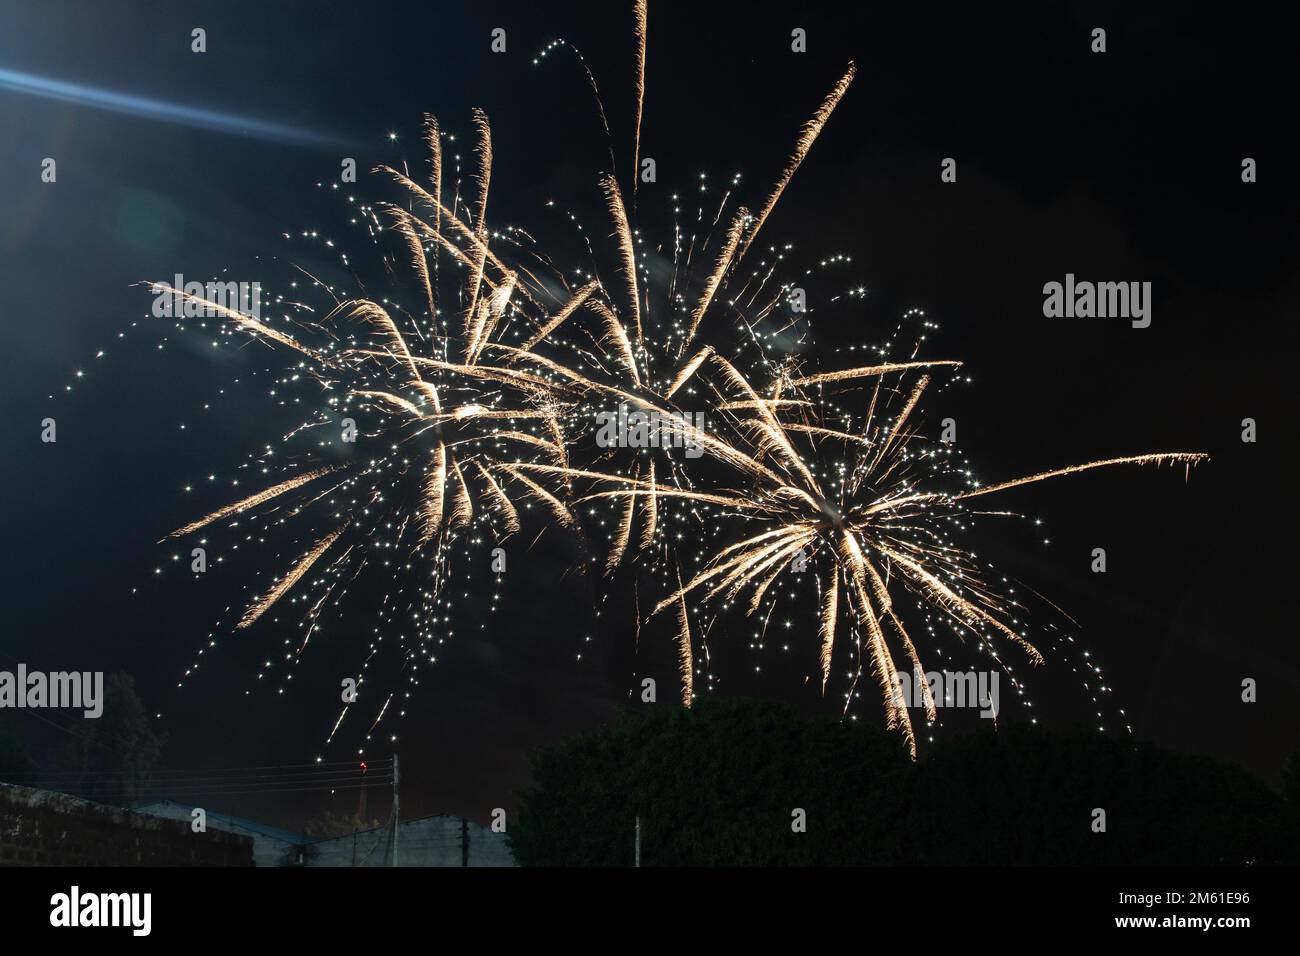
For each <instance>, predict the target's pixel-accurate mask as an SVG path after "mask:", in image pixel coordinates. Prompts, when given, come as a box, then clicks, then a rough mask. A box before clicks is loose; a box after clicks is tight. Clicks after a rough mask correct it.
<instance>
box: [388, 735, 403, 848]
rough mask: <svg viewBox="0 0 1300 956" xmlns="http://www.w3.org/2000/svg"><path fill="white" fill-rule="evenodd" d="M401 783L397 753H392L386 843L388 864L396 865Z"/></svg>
mask: <svg viewBox="0 0 1300 956" xmlns="http://www.w3.org/2000/svg"><path fill="white" fill-rule="evenodd" d="M401 784H402V773H401V769H400V767H399V765H398V762H397V754H393V832H392V834H391V835H390V836H389V843H388V865H389V866H397V828H398V826H399V824H400V821H401V807H402V799H401Z"/></svg>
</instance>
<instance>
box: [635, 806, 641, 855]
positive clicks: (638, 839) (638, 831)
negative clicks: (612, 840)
mask: <svg viewBox="0 0 1300 956" xmlns="http://www.w3.org/2000/svg"><path fill="white" fill-rule="evenodd" d="M636 865H637V867H638V868H639V867H640V866H641V817H640V815H639V814H638V815H637V818H636Z"/></svg>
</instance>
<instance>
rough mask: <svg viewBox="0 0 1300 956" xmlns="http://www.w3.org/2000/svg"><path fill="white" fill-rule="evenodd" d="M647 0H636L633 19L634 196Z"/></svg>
mask: <svg viewBox="0 0 1300 956" xmlns="http://www.w3.org/2000/svg"><path fill="white" fill-rule="evenodd" d="M646 16H647V11H646V0H636V4H635V7H634V13H633V20H634V23H635V32H636V134H635V138H634V139H633V142H632V196H633V199H635V198H636V187H637V183H638V181H639V180H640V178H641V177H640V172H641V170H640V165H641V112H642V109H643V108H644V106H645V46H646Z"/></svg>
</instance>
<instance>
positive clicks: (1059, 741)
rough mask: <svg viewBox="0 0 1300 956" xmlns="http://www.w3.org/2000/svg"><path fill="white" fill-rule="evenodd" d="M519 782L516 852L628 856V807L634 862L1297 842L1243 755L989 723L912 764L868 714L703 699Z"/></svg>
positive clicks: (1271, 847)
mask: <svg viewBox="0 0 1300 956" xmlns="http://www.w3.org/2000/svg"><path fill="white" fill-rule="evenodd" d="M534 781H535V782H534V786H533V787H532V788H531V789H529V790H527V791H526V792H525V793H523V794H522V800H521V807H520V814H519V819H518V821H517V822H516V823H515V824H514V825H513V826H512V827H511V828H510V831H509V834H508V839H509V841H510V845H511V849H512V851H513V852H514V854H515V859H516V861H517V862H518V863H520V864H521V865H525V866H527V865H560V866H628V865H631V864H632V862H633V854H634V841H635V832H636V821H637V818H638V817H640V821H641V846H642V863H643V865H649V866H681V865H726V866H761V865H774V864H776V865H854V864H857V865H862V864H871V865H880V864H1001V865H1024V864H1084V865H1087V864H1119V865H1125V864H1211V865H1213V864H1245V863H1275V862H1288V861H1294V860H1295V859H1297V852H1296V839H1295V827H1294V826H1292V825H1291V823H1290V821H1289V812H1288V807H1287V804H1286V803H1285V802H1284V801H1283V800H1282V798H1281V797H1280V796H1279V795H1277V794H1275V793H1273V792H1272V791H1270V790H1269V789H1268V788H1267V787H1265V786H1264V785H1263V784H1262V783H1260V782H1258V781H1256V780H1255V779H1254V778H1253V777H1251V776H1250V775H1249V774H1247V773H1245V772H1244V771H1241V770H1239V769H1237V768H1235V767H1231V766H1228V765H1225V764H1221V763H1216V762H1214V761H1211V760H1208V759H1204V758H1200V757H1191V756H1186V755H1183V754H1176V753H1171V752H1169V751H1165V750H1161V749H1159V748H1156V747H1151V746H1148V745H1144V744H1136V743H1134V742H1132V741H1131V740H1116V739H1112V738H1109V737H1105V736H1103V735H1101V734H1099V733H1096V732H1079V733H1073V734H1053V733H1048V732H1045V731H1042V730H1039V729H1037V728H1032V727H1026V726H1017V725H1010V724H1007V723H1005V722H1003V724H1002V726H1001V727H1000V728H999V729H997V730H994V729H993V728H991V727H990V728H988V729H986V730H981V731H980V732H975V733H971V734H968V735H965V736H954V737H951V738H946V739H943V740H941V742H940V743H939V744H937V745H935V746H933V747H931V748H930V749H929V750H928V751H927V752H926V753H924V755H923V757H922V759H921V761H920V762H918V763H915V764H914V763H913V762H912V761H911V760H909V759H908V758H907V756H906V754H905V753H904V751H903V750H902V747H901V745H900V743H899V740H898V738H897V736H896V735H892V734H887V733H885V732H883V731H882V730H879V729H873V728H868V727H865V726H862V725H860V724H858V723H856V722H853V721H839V720H832V719H824V718H823V719H806V718H803V717H800V716H799V715H797V714H795V713H794V712H793V711H791V710H789V709H787V708H785V707H782V706H779V705H776V704H770V703H760V702H751V701H744V700H709V701H704V702H702V703H700V704H699V705H697V706H696V707H695V708H694V709H691V710H684V709H682V708H661V709H657V710H650V711H646V710H642V711H636V712H629V713H627V714H625V715H624V716H623V717H622V718H621V719H620V720H619V721H618V722H616V723H615V724H614V725H612V726H609V727H606V728H602V729H600V730H597V731H594V732H591V733H587V734H583V735H581V736H579V737H576V738H574V739H573V740H571V741H569V742H567V743H564V744H562V745H560V746H558V747H554V748H551V749H550V750H547V751H545V752H543V753H541V754H539V755H538V756H537V758H536V759H535V761H534ZM1098 809H1101V810H1104V811H1105V830H1104V831H1103V832H1099V831H1098V829H1097V828H1096V827H1095V826H1094V821H1095V820H1096V819H1097V817H1096V815H1095V811H1096V810H1098ZM800 810H801V811H803V814H802V815H803V817H804V819H806V830H805V832H796V829H797V828H796V827H795V825H794V824H795V822H796V817H797V816H798V814H797V811H800Z"/></svg>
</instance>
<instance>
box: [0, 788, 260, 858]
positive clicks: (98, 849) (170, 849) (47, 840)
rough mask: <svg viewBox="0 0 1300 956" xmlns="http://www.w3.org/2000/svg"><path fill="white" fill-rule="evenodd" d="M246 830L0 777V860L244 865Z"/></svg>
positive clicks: (249, 848) (249, 853)
mask: <svg viewBox="0 0 1300 956" xmlns="http://www.w3.org/2000/svg"><path fill="white" fill-rule="evenodd" d="M252 862H253V844H252V841H251V840H249V839H248V838H247V837H241V836H237V835H235V834H231V833H220V832H215V833H214V832H213V831H211V830H209V831H208V832H207V833H192V832H190V827H189V824H188V823H185V822H181V821H177V820H163V819H160V818H158V817H148V816H139V815H137V814H135V813H132V812H131V811H130V810H125V809H122V808H120V807H107V806H103V805H101V804H97V803H90V802H89V801H87V800H81V799H79V798H77V797H73V796H69V795H68V794H65V793H54V792H52V791H49V790H32V789H29V788H27V787H15V786H10V785H9V784H3V783H0V866H251V865H252Z"/></svg>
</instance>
